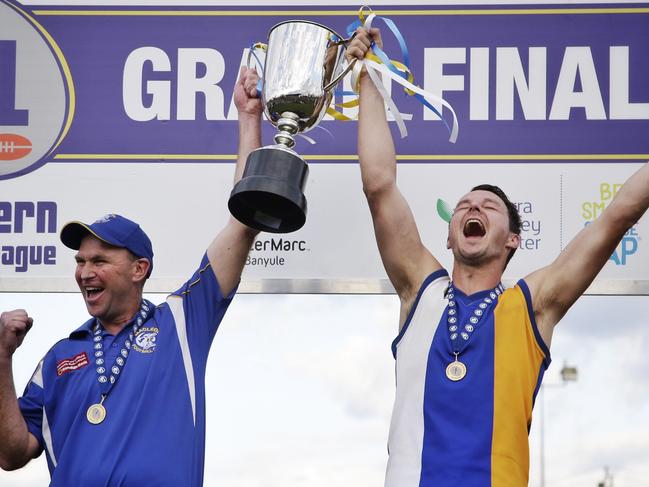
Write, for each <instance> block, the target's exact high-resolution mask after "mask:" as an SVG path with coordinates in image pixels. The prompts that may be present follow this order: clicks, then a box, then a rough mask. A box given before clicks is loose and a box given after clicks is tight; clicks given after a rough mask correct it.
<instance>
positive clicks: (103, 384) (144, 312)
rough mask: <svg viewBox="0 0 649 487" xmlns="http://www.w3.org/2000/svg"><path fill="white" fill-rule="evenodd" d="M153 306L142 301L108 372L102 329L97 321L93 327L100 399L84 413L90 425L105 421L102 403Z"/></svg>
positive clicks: (148, 302)
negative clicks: (129, 330)
mask: <svg viewBox="0 0 649 487" xmlns="http://www.w3.org/2000/svg"><path fill="white" fill-rule="evenodd" d="M154 309H155V306H154V305H153V303H151V302H150V301H147V300H146V299H143V300H142V303H141V304H140V309H139V310H138V312H137V313H136V314H135V316H134V317H133V320H132V323H133V324H132V328H131V332H130V333H129V334H128V336H127V337H126V338H125V339H124V343H123V344H122V349H121V350H120V352H119V354H118V355H117V357H115V361H114V362H113V365H112V366H111V368H110V372H109V371H108V370H107V369H106V364H105V359H104V337H103V335H102V333H101V331H102V327H101V325H100V324H99V320H96V322H95V326H94V328H93V342H94V355H95V370H96V372H97V381H98V382H99V390H100V391H101V399H100V401H99V402H98V403H96V404H93V405H91V406H90V407H89V408H88V411H87V412H86V418H87V419H88V422H89V423H91V424H99V423H101V422H103V421H104V419H106V408H105V407H104V401H105V400H106V397H108V394H110V391H111V390H112V389H113V386H114V385H115V383H116V382H117V379H118V378H119V375H120V373H121V372H122V368H123V367H124V365H125V364H126V359H127V358H128V354H129V352H130V350H131V343H133V338H134V337H135V335H136V334H137V331H138V330H139V329H140V326H142V324H143V323H144V322H146V320H147V319H148V318H149V316H150V315H151V313H152V312H153V310H154Z"/></svg>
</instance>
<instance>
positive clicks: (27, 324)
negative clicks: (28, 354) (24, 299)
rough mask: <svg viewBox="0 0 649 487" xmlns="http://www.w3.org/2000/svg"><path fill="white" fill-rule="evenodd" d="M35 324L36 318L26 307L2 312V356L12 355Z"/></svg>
mask: <svg viewBox="0 0 649 487" xmlns="http://www.w3.org/2000/svg"><path fill="white" fill-rule="evenodd" d="M33 324H34V320H33V319H32V318H30V317H29V315H28V314H27V312H26V311H25V310H24V309H15V310H13V311H5V312H4V313H2V314H0V357H2V356H4V357H11V356H12V355H13V354H14V352H15V351H16V349H17V348H18V347H19V346H20V345H21V344H22V343H23V340H24V339H25V335H27V332H28V331H29V330H30V329H31V327H32V325H33Z"/></svg>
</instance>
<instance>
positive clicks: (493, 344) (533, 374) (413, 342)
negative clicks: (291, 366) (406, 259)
mask: <svg viewBox="0 0 649 487" xmlns="http://www.w3.org/2000/svg"><path fill="white" fill-rule="evenodd" d="M448 284H449V277H448V273H447V272H446V271H445V270H440V271H437V272H435V273H433V274H431V275H430V276H429V277H428V278H427V279H426V280H425V281H424V283H423V284H422V286H421V288H420V290H419V293H418V295H417V298H416V301H415V303H414V304H413V307H412V309H411V310H410V313H409V315H408V317H407V319H406V322H405V324H404V326H403V328H402V330H401V332H400V333H399V336H398V337H397V338H396V340H395V341H394V343H393V344H392V349H393V353H394V355H395V358H396V376H397V392H396V400H395V405H394V410H393V414H392V422H391V426H390V437H389V441H388V447H389V455H390V456H389V461H388V468H387V474H386V483H385V485H386V487H433V486H434V487H488V486H491V487H524V486H527V484H528V475H529V446H528V438H527V437H528V432H529V427H530V424H531V421H532V407H533V405H534V399H535V397H536V393H537V391H538V388H539V386H540V384H541V380H542V378H543V373H544V371H545V370H546V369H547V367H548V365H549V364H550V353H549V351H548V349H547V347H546V346H545V344H544V342H543V340H542V338H541V336H540V334H539V332H538V329H537V327H536V323H535V321H534V314H533V311H532V300H531V296H530V293H529V289H528V287H527V284H526V283H525V281H523V280H521V281H519V282H518V284H517V285H516V286H515V287H513V288H511V289H507V290H506V291H505V292H504V293H503V294H502V295H501V296H500V298H499V299H498V302H497V304H496V305H495V306H490V307H489V308H488V309H487V310H486V311H487V312H486V314H485V316H484V317H483V318H482V319H481V320H480V322H479V324H478V325H476V329H475V330H474V331H473V333H472V334H471V337H470V339H469V340H468V341H467V342H466V344H465V346H464V348H463V349H461V352H460V356H459V359H460V361H462V362H463V363H464V364H465V365H466V367H467V375H466V376H465V377H464V378H463V379H462V380H459V381H457V382H453V381H451V380H449V379H448V378H447V377H446V367H447V366H448V364H449V363H451V362H452V361H453V360H454V358H455V357H454V354H453V349H452V345H451V340H450V338H449V332H448V330H447V312H448V308H447V305H448V300H447V299H446V296H445V294H446V290H447V288H448ZM490 291H491V290H487V291H482V292H478V293H475V294H473V295H470V296H467V295H465V294H463V293H462V292H461V291H460V290H456V293H455V294H456V296H455V299H456V302H457V310H458V314H459V316H458V318H459V321H460V322H461V323H463V322H464V320H465V319H466V318H468V316H469V314H470V313H472V312H473V309H474V308H475V307H476V306H477V305H478V304H480V303H481V302H482V301H483V299H484V297H485V296H486V293H489V292H490Z"/></svg>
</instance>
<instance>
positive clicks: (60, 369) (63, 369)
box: [56, 352, 90, 376]
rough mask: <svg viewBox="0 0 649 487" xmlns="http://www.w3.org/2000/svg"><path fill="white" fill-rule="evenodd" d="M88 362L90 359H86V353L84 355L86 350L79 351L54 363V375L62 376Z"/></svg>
mask: <svg viewBox="0 0 649 487" xmlns="http://www.w3.org/2000/svg"><path fill="white" fill-rule="evenodd" d="M89 363H90V361H89V360H88V355H86V352H81V353H80V354H78V355H75V356H74V357H71V358H66V359H63V360H59V361H58V362H57V363H56V375H57V376H62V375H63V374H67V373H68V372H72V371H74V370H77V369H80V368H81V367H85V366H86V365H88V364H89Z"/></svg>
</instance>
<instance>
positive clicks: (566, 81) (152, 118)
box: [0, 0, 649, 294]
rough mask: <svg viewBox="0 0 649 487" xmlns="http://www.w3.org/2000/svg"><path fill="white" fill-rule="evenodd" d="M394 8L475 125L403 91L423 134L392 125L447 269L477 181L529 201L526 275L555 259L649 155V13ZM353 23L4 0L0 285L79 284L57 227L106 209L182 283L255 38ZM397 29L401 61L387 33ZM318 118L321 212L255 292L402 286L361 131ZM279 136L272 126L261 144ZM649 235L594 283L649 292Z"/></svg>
mask: <svg viewBox="0 0 649 487" xmlns="http://www.w3.org/2000/svg"><path fill="white" fill-rule="evenodd" d="M375 13H376V14H377V15H379V16H385V17H388V18H390V19H392V20H393V21H394V22H395V23H396V25H397V26H398V27H399V29H400V30H401V32H402V33H403V36H404V38H405V40H406V42H407V45H408V49H409V55H410V63H411V68H412V71H413V74H414V76H415V82H416V83H417V84H419V85H420V86H421V87H422V88H424V89H425V90H427V91H429V92H432V93H435V94H437V95H441V96H443V97H444V98H445V99H447V100H448V101H449V102H450V103H451V104H452V105H453V107H454V109H455V111H456V113H457V115H458V121H459V126H460V133H459V138H458V141H457V143H456V144H450V143H449V142H448V132H447V131H446V128H445V127H444V125H443V124H442V122H441V121H440V120H439V119H438V117H436V116H435V115H434V114H433V113H432V112H431V111H429V110H427V109H425V108H424V107H423V106H422V105H421V104H419V102H417V101H416V100H415V99H414V98H412V97H408V96H407V95H406V94H404V93H403V90H402V89H401V88H400V87H398V86H397V85H390V84H389V82H386V87H387V88H388V90H389V91H390V92H391V93H392V97H393V100H394V102H395V103H396V105H397V106H398V107H399V110H400V111H401V112H402V113H404V114H408V115H409V116H410V117H406V118H410V120H408V121H407V122H406V126H407V129H408V132H409V135H408V137H406V138H403V139H400V138H399V135H398V131H396V130H394V131H393V133H394V136H395V141H396V146H397V152H398V154H399V155H398V162H399V184H400V187H401V188H402V191H403V192H404V194H405V196H406V197H407V199H408V201H409V203H410V205H411V207H412V209H413V212H414V214H415V217H416V219H417V221H418V223H419V228H420V232H421V234H422V238H423V240H424V242H425V243H426V245H427V246H428V247H429V248H430V249H431V250H432V251H433V252H434V253H435V254H436V255H438V256H439V258H440V260H441V261H442V262H443V263H444V264H446V265H449V266H450V264H451V256H450V254H449V253H448V251H447V250H446V246H445V243H446V223H445V222H444V221H443V220H442V219H441V218H440V216H439V215H438V211H437V208H438V206H439V205H443V204H444V203H443V202H445V203H446V204H448V205H450V206H451V207H452V206H453V205H454V203H455V202H456V201H457V199H458V198H459V197H460V196H462V194H464V193H465V192H466V191H467V190H468V189H469V188H470V187H471V185H475V184H479V183H482V182H490V183H494V184H498V185H499V186H501V187H503V189H505V191H506V192H508V193H509V194H510V196H511V197H512V199H513V200H514V201H516V202H517V204H518V205H519V210H520V212H521V214H522V217H523V221H524V223H523V235H522V237H523V239H522V242H521V247H520V249H519V252H518V254H517V256H516V258H515V259H514V260H513V261H512V263H511V264H510V266H509V268H508V271H507V273H506V277H507V278H508V279H510V280H511V279H514V278H517V277H520V276H524V275H525V274H527V273H529V272H531V271H532V270H534V269H536V268H538V267H539V266H542V265H546V264H548V263H550V262H551V261H552V260H553V259H554V258H555V257H556V255H557V254H558V253H559V252H560V251H561V250H562V249H563V248H564V247H565V245H566V244H567V243H568V242H569V240H570V238H572V237H573V236H574V235H575V234H576V233H577V232H578V231H579V230H580V229H581V228H583V227H584V226H585V225H588V224H589V223H590V222H591V221H592V220H593V219H594V218H596V217H597V216H598V215H599V214H601V212H602V211H603V210H604V208H605V207H606V206H607V205H608V203H609V202H610V201H611V199H612V197H613V196H614V195H615V193H616V191H618V190H619V188H620V185H621V184H622V183H623V182H624V180H625V179H626V178H627V177H628V176H629V175H630V174H632V173H633V171H635V170H636V169H637V168H639V167H640V164H641V163H642V162H643V161H646V160H647V159H649V64H647V62H646V59H647V58H649V29H647V26H648V25H649V6H648V5H645V4H638V3H634V4H629V5H626V4H621V3H609V4H597V5H588V6H586V5H578V4H567V5H554V4H553V5H551V6H549V5H527V4H526V5H517V6H516V5H514V6H512V5H508V6H506V7H503V6H483V7H480V6H478V7H471V8H468V7H459V6H417V7H391V6H383V5H382V6H381V7H380V8H376V9H375ZM355 18H357V10H356V8H354V7H351V6H349V7H326V8H325V7H296V6H291V7H281V8H280V7H276V8H268V7H264V8H260V7H251V8H243V7H223V6H201V7H173V8H172V7H160V6H152V5H151V4H147V5H146V6H145V5H141V6H133V5H130V6H127V7H126V6H115V7H112V6H111V7H106V6H102V7H81V6H56V7H52V6H35V5H29V6H26V5H23V4H21V3H20V2H16V1H12V0H0V291H62V290H63V291H67V290H73V289H75V284H74V280H73V278H72V275H73V270H74V259H73V254H74V253H73V252H72V251H70V250H68V249H66V248H65V247H64V246H63V245H62V244H61V243H60V242H59V240H58V232H59V231H60V229H61V227H62V226H63V224H64V223H65V222H66V221H69V220H73V219H74V220H76V219H79V220H82V221H93V220H95V219H97V218H99V217H101V216H102V215H104V214H108V213H120V214H123V215H126V216H128V217H130V218H132V219H134V220H137V221H139V222H140V223H141V224H142V226H143V228H144V229H145V230H146V231H147V232H148V233H149V235H150V236H151V238H152V240H153V242H154V250H155V260H156V266H155V269H156V270H155V273H154V275H153V276H152V279H151V281H150V283H149V284H148V288H147V290H149V291H170V290H172V289H174V288H175V286H178V285H179V284H180V283H181V282H182V281H183V280H184V279H185V278H186V277H187V276H188V275H189V274H190V273H191V271H192V270H193V269H194V268H195V266H196V265H197V263H198V262H199V260H200V258H201V253H202V252H203V251H204V249H205V248H206V246H207V245H208V244H209V242H210V240H211V238H213V236H214V235H215V234H216V232H217V231H218V229H219V228H220V227H221V226H222V225H223V224H224V222H225V221H226V219H227V218H228V213H227V208H226V202H227V199H228V196H229V192H230V189H231V185H232V175H233V168H234V160H235V157H236V147H237V121H236V118H237V113H236V109H235V107H234V104H233V102H232V93H233V87H234V84H235V82H236V78H237V74H238V72H239V67H240V66H241V65H242V64H245V63H246V59H247V57H248V49H249V47H250V46H251V45H252V44H254V43H255V42H256V41H262V42H263V41H265V40H266V39H267V33H268V31H269V29H270V28H271V27H272V26H273V25H275V24H277V23H278V22H281V21H284V20H289V19H304V20H309V21H314V22H319V23H322V24H324V25H326V26H328V27H330V28H332V29H333V30H335V31H337V32H339V33H340V34H345V31H346V28H347V25H349V24H350V23H351V22H353V21H354V20H355ZM378 25H379V26H382V24H380V23H379V24H378ZM384 39H385V44H386V45H385V50H386V51H387V52H388V54H390V55H391V57H393V58H395V59H397V60H401V59H400V56H401V53H400V50H399V48H398V43H397V41H396V40H394V39H393V38H392V36H391V34H390V33H389V32H388V30H387V29H385V28H384ZM340 88H341V89H342V88H346V89H349V80H345V82H344V83H343V84H341V87H340ZM349 99H350V97H349V96H346V95H336V96H335V100H334V101H335V102H336V103H341V102H343V101H348V100H349ZM440 108H441V107H440ZM343 111H344V113H345V114H347V115H349V116H352V117H353V116H354V114H355V109H354V108H348V109H343ZM443 113H444V115H448V113H447V112H446V111H444V112H443ZM320 127H321V128H323V129H325V130H320V129H315V130H313V131H311V132H309V136H311V137H312V138H313V139H315V142H316V143H315V144H310V143H308V142H307V141H306V140H303V139H298V147H297V151H298V153H300V154H301V155H303V156H304V157H305V158H306V160H307V161H308V162H309V164H310V170H311V174H310V177H309V181H308V184H307V187H306V191H305V193H306V196H307V199H308V201H309V212H308V216H307V223H306V225H305V226H304V227H303V228H302V229H301V230H299V231H298V232H295V233H292V234H287V235H270V234H262V235H260V236H259V237H258V239H257V241H256V242H255V244H254V245H253V247H252V249H251V253H250V257H249V259H248V263H247V265H246V270H245V272H244V277H243V280H242V285H241V290H242V291H244V292H389V291H390V286H389V284H388V283H387V281H386V278H385V273H384V271H383V268H382V266H381V261H380V258H379V255H378V252H377V249H376V244H375V242H374V237H373V231H372V225H371V221H370V217H369V212H368V210H367V206H366V203H365V202H364V197H363V194H362V189H361V184H360V177H359V171H358V167H357V157H356V129H357V127H356V122H341V121H336V120H333V119H331V118H329V117H328V118H326V119H325V120H323V121H322V122H321V124H320ZM274 133H275V129H274V127H272V126H271V125H270V123H268V122H265V127H264V143H266V144H269V143H271V140H272V135H273V134H274ZM645 235H649V224H647V222H646V219H642V220H641V221H640V222H638V223H637V224H636V225H635V226H634V227H633V228H632V229H631V230H630V231H629V232H628V234H627V235H626V236H625V237H624V239H623V241H622V242H621V244H620V246H618V248H617V249H616V250H615V253H614V254H613V255H612V256H611V259H610V260H609V262H608V264H607V265H606V267H605V269H604V270H603V271H602V273H601V274H600V276H599V278H598V280H597V281H596V282H595V284H594V285H593V287H592V288H591V290H590V292H594V293H643V294H647V293H649V248H648V247H647V245H646V244H645V243H644V242H643V238H644V236H645Z"/></svg>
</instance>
